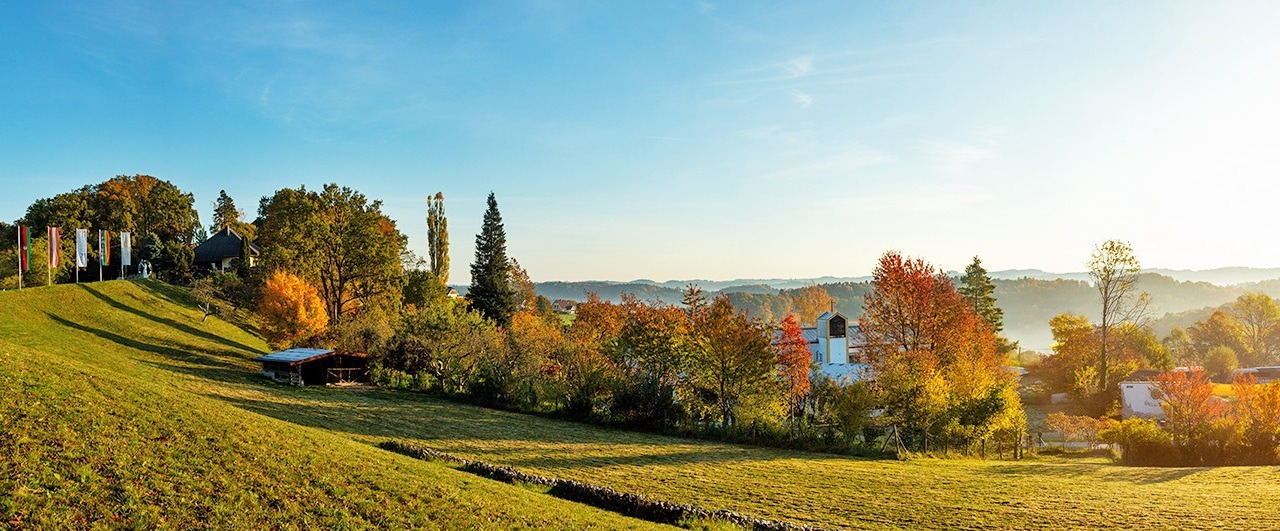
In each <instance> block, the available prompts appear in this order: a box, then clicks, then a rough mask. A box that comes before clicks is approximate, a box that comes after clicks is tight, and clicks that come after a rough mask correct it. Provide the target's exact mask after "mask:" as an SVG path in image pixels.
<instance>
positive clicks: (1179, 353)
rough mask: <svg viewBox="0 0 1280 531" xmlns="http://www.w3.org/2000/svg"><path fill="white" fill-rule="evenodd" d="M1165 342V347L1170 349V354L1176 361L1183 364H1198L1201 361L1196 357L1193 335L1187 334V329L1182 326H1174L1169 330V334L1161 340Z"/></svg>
mask: <svg viewBox="0 0 1280 531" xmlns="http://www.w3.org/2000/svg"><path fill="white" fill-rule="evenodd" d="M1160 342H1161V343H1164V347H1165V348H1167V349H1169V356H1170V357H1171V358H1172V359H1173V361H1174V363H1176V364H1182V365H1198V364H1199V361H1198V360H1196V358H1195V349H1193V348H1192V345H1191V336H1189V335H1187V331H1186V330H1183V329H1182V328H1181V327H1177V326H1175V327H1173V330H1170V331H1169V335H1167V336H1165V337H1164V339H1162V340H1160Z"/></svg>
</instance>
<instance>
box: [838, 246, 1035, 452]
mask: <svg viewBox="0 0 1280 531" xmlns="http://www.w3.org/2000/svg"><path fill="white" fill-rule="evenodd" d="M872 276H873V280H872V285H873V289H872V291H871V292H870V293H868V294H867V296H866V298H865V300H864V302H863V315H862V317H861V318H859V320H858V327H859V334H860V335H861V339H862V340H863V342H864V346H863V348H862V350H861V353H860V358H861V361H862V362H863V363H867V364H868V365H870V367H871V374H872V379H873V380H874V381H875V386H874V390H875V392H876V393H877V395H878V397H879V399H880V401H881V403H882V404H883V405H884V408H885V415H886V417H885V418H887V419H888V420H890V421H892V422H896V423H898V424H899V425H900V426H902V427H903V428H905V429H906V430H907V432H908V433H907V435H908V436H909V437H910V438H912V439H917V438H919V439H923V440H922V441H921V442H922V443H923V444H922V446H923V447H925V448H927V444H928V443H927V440H928V436H929V435H931V434H935V435H941V434H945V435H947V436H948V437H952V436H954V437H959V438H961V439H963V440H968V441H972V440H976V439H982V438H985V437H987V436H988V435H991V434H992V433H993V432H995V431H997V430H1005V431H1015V432H1016V431H1017V430H1020V429H1022V428H1023V427H1025V424H1026V419H1025V416H1024V414H1023V413H1022V406H1021V403H1020V401H1019V399H1018V395H1017V391H1016V388H1015V386H1014V385H1013V375H1012V373H1010V372H1008V371H1006V370H1004V369H1003V368H1002V367H1001V366H1000V358H999V356H997V354H996V345H997V340H996V336H995V332H994V331H993V330H992V329H991V326H990V324H988V323H987V322H986V321H984V320H983V319H982V318H981V317H980V316H978V314H977V313H975V312H974V310H973V306H972V305H970V304H968V303H967V302H966V301H965V300H964V298H963V297H961V296H960V293H959V292H958V291H957V290H956V287H955V284H954V283H953V282H952V281H951V279H950V278H949V277H947V275H946V274H945V273H944V272H943V271H941V270H940V269H937V268H934V267H933V266H931V265H929V264H927V263H925V262H924V261H923V260H920V259H907V258H904V257H903V256H902V255H901V254H899V253H896V252H892V251H891V252H887V253H885V254H884V256H882V257H881V258H880V262H879V264H878V265H877V266H876V269H875V271H874V272H873V274H872Z"/></svg>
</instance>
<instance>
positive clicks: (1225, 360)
mask: <svg viewBox="0 0 1280 531" xmlns="http://www.w3.org/2000/svg"><path fill="white" fill-rule="evenodd" d="M1239 368H1240V357H1239V356H1238V355H1237V354H1236V351H1235V350H1234V349H1232V348H1231V347H1227V346H1222V345H1219V346H1216V347H1213V348H1211V349H1209V352H1208V353H1206V354H1205V356H1204V371H1205V373H1207V374H1208V375H1209V377H1210V378H1213V379H1214V380H1217V381H1220V382H1225V381H1228V380H1230V379H1231V372H1232V371H1234V370H1236V369H1239Z"/></svg>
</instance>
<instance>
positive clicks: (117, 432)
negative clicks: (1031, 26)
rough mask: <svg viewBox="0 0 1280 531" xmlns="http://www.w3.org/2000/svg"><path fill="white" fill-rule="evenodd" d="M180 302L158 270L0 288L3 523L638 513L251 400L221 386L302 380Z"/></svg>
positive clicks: (306, 524)
mask: <svg viewBox="0 0 1280 531" xmlns="http://www.w3.org/2000/svg"><path fill="white" fill-rule="evenodd" d="M175 302H176V303H179V304H175ZM186 302H187V301H185V300H184V293H183V292H182V291H181V290H179V289H177V288H172V287H168V286H164V285H161V284H156V283H143V284H134V283H129V282H107V283H100V284H93V285H81V286H55V287H52V288H39V289H27V290H23V291H22V292H6V293H0V527H5V526H12V527H16V528H27V527H29V528H40V529H67V528H84V527H107V528H119V527H130V528H142V529H147V528H182V529H186V528H191V527H209V528H220V529H226V528H238V529H265V528H284V529H290V528H292V529H300V528H308V529H330V528H336V529H344V528H345V529H358V528H406V527H414V528H422V529H436V528H438V529H470V528H489V529H506V528H512V527H517V528H519V527H523V528H574V529H576V528H609V529H623V528H637V527H640V528H643V527H649V526H648V524H646V523H645V522H641V521H637V520H633V519H627V518H623V517H620V516H617V515H614V514H612V513H608V512H604V511H599V510H595V509H592V508H589V507H587V506H584V505H580V504H575V503H571V502H567V501H563V500H559V499H556V498H552V497H550V496H547V495H545V494H540V493H537V492H534V491H531V490H527V489H523V488H519V487H514V486H510V485H505V484H501V483H498V482H494V481H491V480H487V479H483V478H479V477H476V476H473V475H470V474H466V473H463V472H459V471H456V470H453V469H451V468H446V467H443V466H441V465H438V464H435V463H428V462H423V461H420V460H416V459H412V458H409V457H405V456H400V455H396V454H393V453H390V452H386V451H383V450H380V449H377V448H373V447H371V446H369V445H367V444H363V443H362V442H359V441H356V440H353V439H352V438H350V437H347V436H346V435H347V434H346V433H344V432H342V431H330V430H325V429H318V428H314V427H309V426H307V425H303V424H298V423H293V422H286V421H281V420H277V419H275V418H271V417H270V416H264V415H259V414H256V413H254V412H251V411H246V410H245V409H244V408H242V407H240V405H239V404H238V403H237V402H236V401H232V400H228V399H225V398H223V396H225V395H227V394H229V393H241V394H242V393H245V392H248V390H251V389H254V388H255V386H256V387H258V389H259V391H258V392H257V393H256V394H255V395H254V396H256V397H258V398H259V399H261V400H278V401H285V400H296V399H297V397H296V396H294V395H298V394H299V393H297V392H296V391H294V390H291V389H284V388H279V387H272V386H266V385H263V382H261V381H260V379H259V378H257V377H256V376H255V375H254V367H253V364H252V363H250V362H248V361H247V360H248V359H249V358H251V357H253V356H256V355H260V354H261V353H263V352H264V351H265V350H266V345H265V344H263V342H262V341H261V340H260V339H258V338H256V337H254V336H252V335H250V334H248V333H246V332H244V331H242V330H240V329H237V328H235V327H232V326H230V325H228V324H226V323H222V322H220V321H218V320H216V319H209V321H208V322H205V323H201V322H200V315H201V314H200V313H199V312H197V311H192V310H191V309H190V307H189V306H183V305H180V304H182V303H186ZM300 396H306V395H305V393H304V394H302V395H300ZM335 415H337V413H335ZM323 423H324V420H323V419H313V420H312V421H310V422H308V423H307V424H310V425H321V424H323Z"/></svg>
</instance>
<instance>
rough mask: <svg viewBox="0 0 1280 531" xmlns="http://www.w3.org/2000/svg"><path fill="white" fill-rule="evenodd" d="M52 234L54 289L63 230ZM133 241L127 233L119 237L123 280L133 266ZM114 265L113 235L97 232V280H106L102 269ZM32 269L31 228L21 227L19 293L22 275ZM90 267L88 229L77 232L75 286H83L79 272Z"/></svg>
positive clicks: (50, 238)
mask: <svg viewBox="0 0 1280 531" xmlns="http://www.w3.org/2000/svg"><path fill="white" fill-rule="evenodd" d="M47 228H48V231H49V285H51V286H52V285H53V270H54V269H57V268H58V267H61V266H62V250H61V245H60V243H61V241H60V238H61V232H62V229H61V228H60V227H47ZM132 248H133V238H132V235H131V234H130V233H128V232H121V233H120V278H124V271H125V269H124V268H125V267H126V266H131V265H133V253H132ZM110 261H111V231H107V230H101V229H99V230H98V279H99V280H101V279H102V277H103V272H102V268H103V265H104V264H106V263H108V262H110ZM30 267H31V228H30V227H25V226H18V289H22V274H23V273H24V272H26V271H29V270H30ZM82 267H84V268H87V267H89V229H76V283H79V282H80V268H82Z"/></svg>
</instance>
